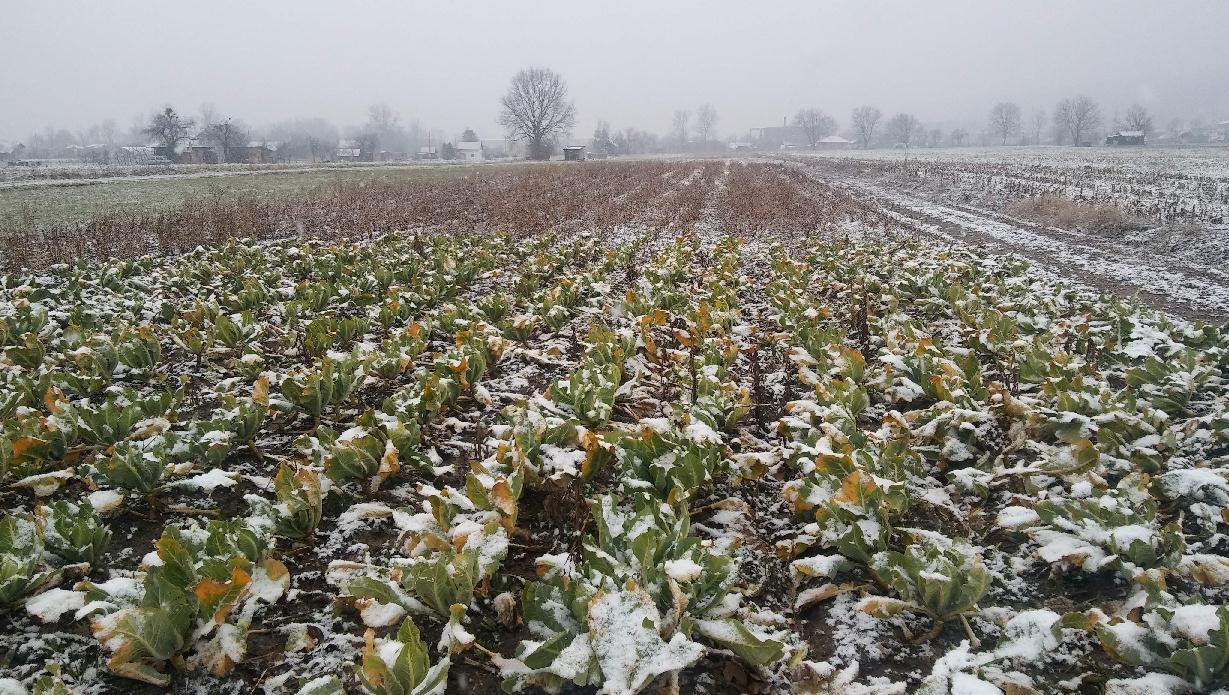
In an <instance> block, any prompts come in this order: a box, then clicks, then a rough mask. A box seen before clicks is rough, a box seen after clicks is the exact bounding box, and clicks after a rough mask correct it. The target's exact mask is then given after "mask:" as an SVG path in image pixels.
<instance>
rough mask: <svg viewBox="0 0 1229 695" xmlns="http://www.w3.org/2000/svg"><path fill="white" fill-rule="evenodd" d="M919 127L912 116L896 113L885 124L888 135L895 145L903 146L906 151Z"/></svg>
mask: <svg viewBox="0 0 1229 695" xmlns="http://www.w3.org/2000/svg"><path fill="white" fill-rule="evenodd" d="M921 125H922V124H921V122H919V121H918V119H917V117H915V116H914V115H913V114H908V113H898V114H896V115H895V116H892V119H891V120H889V121H888V122H887V129H888V135H890V136H891V137H892V140H894V141H895V143H896V144H899V145H904V146H905V148H906V149H907V148H908V147H909V145H910V143H912V142H913V136H914V135H915V134H916V133H917V131H918V129H919V128H920V127H921Z"/></svg>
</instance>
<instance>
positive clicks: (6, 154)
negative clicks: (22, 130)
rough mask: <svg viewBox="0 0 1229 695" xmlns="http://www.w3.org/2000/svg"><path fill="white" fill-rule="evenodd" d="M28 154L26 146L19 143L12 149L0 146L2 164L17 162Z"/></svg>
mask: <svg viewBox="0 0 1229 695" xmlns="http://www.w3.org/2000/svg"><path fill="white" fill-rule="evenodd" d="M25 153H26V146H25V145H23V144H21V143H17V144H16V145H14V146H13V147H12V148H9V147H7V146H0V162H15V161H17V160H19V159H21V156H22V155H24V154H25Z"/></svg>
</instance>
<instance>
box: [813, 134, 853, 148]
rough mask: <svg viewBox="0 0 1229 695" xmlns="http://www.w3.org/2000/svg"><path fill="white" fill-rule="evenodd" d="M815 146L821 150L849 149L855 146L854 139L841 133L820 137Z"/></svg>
mask: <svg viewBox="0 0 1229 695" xmlns="http://www.w3.org/2000/svg"><path fill="white" fill-rule="evenodd" d="M815 146H816V147H818V148H819V149H821V150H847V149H849V148H851V147H853V146H854V141H853V140H848V139H846V138H843V137H841V136H840V135H829V136H827V137H824V138H820V139H819V142H817V143H815Z"/></svg>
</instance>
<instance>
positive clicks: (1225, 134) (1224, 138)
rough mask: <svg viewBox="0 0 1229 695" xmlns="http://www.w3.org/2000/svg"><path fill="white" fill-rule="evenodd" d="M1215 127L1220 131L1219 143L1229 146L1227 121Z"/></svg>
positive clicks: (1228, 122)
mask: <svg viewBox="0 0 1229 695" xmlns="http://www.w3.org/2000/svg"><path fill="white" fill-rule="evenodd" d="M1216 126H1217V127H1218V128H1220V129H1221V134H1220V141H1221V142H1223V143H1225V144H1227V145H1229V121H1221V122H1220V123H1217V124H1216Z"/></svg>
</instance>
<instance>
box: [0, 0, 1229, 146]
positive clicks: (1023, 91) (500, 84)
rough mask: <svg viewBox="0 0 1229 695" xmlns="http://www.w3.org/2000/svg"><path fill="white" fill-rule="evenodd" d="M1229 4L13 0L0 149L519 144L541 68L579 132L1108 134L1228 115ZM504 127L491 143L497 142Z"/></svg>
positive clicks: (3, 18)
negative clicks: (991, 118) (386, 133)
mask: <svg viewBox="0 0 1229 695" xmlns="http://www.w3.org/2000/svg"><path fill="white" fill-rule="evenodd" d="M1227 26H1229V4H1227V3H1224V2H1217V1H1215V0H1206V1H1198V0H1193V1H1184V2H1177V3H1161V2H1143V1H1140V0H1128V1H1117V2H1113V1H1094V2H1078V3H1071V2H1059V1H1057V0H1042V1H1038V2H1027V3H998V2H991V3H988V2H979V1H977V0H935V1H932V2H924V3H918V2H778V1H769V2H755V3H739V2H729V1H718V2H693V1H689V2H669V3H661V2H643V1H640V0H633V1H632V2H621V3H618V4H617V5H609V4H598V3H576V2H533V3H530V6H525V4H524V3H505V2H456V3H453V2H438V1H437V2H414V3H404V2H364V3H361V4H359V5H351V4H339V3H335V2H324V1H320V0H304V1H298V2H284V1H274V2H259V3H250V2H237V1H234V0H219V1H217V2H212V3H208V4H207V5H203V6H202V5H200V4H197V3H167V2H150V1H146V0H135V1H132V2H122V3H109V2H108V3H101V2H61V1H53V2H17V1H16V0H5V2H3V3H2V4H0V64H2V65H3V66H4V68H3V69H0V95H2V96H0V141H4V140H12V141H15V140H20V139H22V138H25V137H26V136H27V134H29V133H32V132H35V131H39V130H42V129H43V128H44V127H45V126H53V127H56V128H67V129H69V130H71V131H77V130H79V129H83V128H86V127H87V126H89V125H90V124H92V123H95V122H98V121H101V120H103V119H106V118H112V119H115V120H116V121H117V122H118V123H119V125H120V127H121V129H122V128H125V127H127V126H128V125H129V123H130V122H131V121H132V120H133V118H134V117H137V116H138V115H139V116H141V117H144V116H146V115H147V114H148V113H149V112H151V111H152V110H153V109H155V108H158V107H160V106H161V105H164V104H168V103H169V104H174V105H175V106H176V107H177V109H179V110H180V111H182V112H186V113H192V114H194V115H195V112H196V111H197V109H198V106H199V105H201V104H205V103H209V104H212V105H214V107H215V108H216V109H217V111H218V112H219V113H221V114H233V115H235V116H238V117H242V118H243V119H244V120H245V121H246V122H247V123H248V124H249V125H252V126H261V125H263V124H267V123H271V122H275V121H280V120H284V119H289V118H295V117H313V116H318V117H323V118H326V119H329V120H330V121H333V122H334V123H337V124H338V125H345V124H350V123H360V122H362V121H363V120H364V118H365V116H366V110H367V107H368V105H369V104H374V103H387V104H388V105H390V106H391V107H392V108H393V109H394V110H395V111H397V112H399V113H400V114H401V115H402V117H403V119H405V120H407V121H409V120H417V121H419V122H421V123H422V124H423V125H424V126H425V127H429V128H440V129H443V130H444V131H445V132H447V133H450V134H451V133H452V132H453V131H457V132H460V130H461V129H463V128H465V127H471V128H474V129H475V130H477V131H478V132H479V133H480V134H482V136H483V137H494V136H496V134H498V133H499V132H500V127H499V125H498V124H497V123H496V117H497V114H498V103H497V99H498V97H499V95H500V94H502V93H503V91H504V90H505V88H506V87H507V84H508V81H509V79H510V78H511V76H512V75H513V74H514V73H515V72H516V71H517V70H518V69H520V68H522V67H525V66H529V65H541V66H546V67H550V68H551V69H553V70H555V71H556V72H559V73H560V74H562V75H563V77H564V78H565V79H566V80H567V82H568V85H569V87H570V88H571V93H572V95H573V97H574V99H575V102H576V107H577V125H576V132H578V133H582V134H584V135H585V136H587V135H588V133H589V132H590V131H591V130H592V129H593V127H594V125H595V124H596V123H597V121H598V120H599V119H603V120H606V121H609V122H611V123H612V124H614V125H615V126H616V127H623V126H628V125H630V126H635V127H637V128H641V129H645V130H649V131H653V132H664V131H666V130H667V129H668V128H669V126H670V123H671V114H672V113H673V111H674V110H676V109H694V108H695V106H696V105H698V104H702V103H711V104H712V105H713V106H714V107H715V108H716V109H717V112H718V113H719V114H720V117H721V118H720V124H719V128H718V129H719V131H720V132H721V133H722V134H723V135H724V134H742V133H745V132H746V131H747V130H748V129H749V128H755V127H761V126H766V125H774V124H779V123H780V121H781V119H782V117H783V116H789V117H792V116H793V114H794V112H795V111H796V110H797V109H799V108H803V107H808V106H819V107H821V108H823V109H824V110H826V111H827V112H828V113H830V114H833V115H834V116H835V117H836V118H837V120H838V122H840V123H841V125H845V121H846V120H847V116H848V114H849V111H850V109H851V108H853V107H855V106H857V105H859V104H863V103H869V104H876V105H878V106H879V107H880V108H881V109H883V110H884V111H885V113H895V112H897V111H906V112H910V113H913V114H915V115H916V116H918V117H919V118H920V119H921V120H922V121H923V122H926V123H928V124H931V123H934V124H939V125H941V126H942V127H944V128H945V129H947V128H951V127H953V126H956V125H969V124H975V123H980V122H981V121H982V120H983V119H984V115H985V112H986V111H987V109H989V108H990V106H991V105H992V104H994V103H996V102H999V101H1014V102H1018V103H1020V104H1021V105H1023V106H1024V107H1025V111H1026V113H1027V112H1028V111H1029V110H1030V109H1032V108H1035V107H1036V108H1045V109H1050V108H1052V106H1053V104H1054V103H1055V102H1056V101H1057V100H1059V99H1060V98H1063V97H1066V96H1069V95H1074V94H1088V95H1089V96H1091V97H1093V98H1094V99H1096V100H1097V101H1098V102H1100V103H1101V105H1102V110H1103V111H1104V112H1105V113H1104V115H1105V117H1106V119H1107V120H1108V119H1109V118H1110V117H1111V115H1112V114H1113V113H1114V112H1115V111H1116V110H1117V111H1122V110H1124V109H1126V108H1127V107H1128V106H1129V105H1130V104H1132V103H1137V102H1138V103H1140V104H1142V105H1144V106H1146V107H1148V108H1149V110H1150V111H1152V112H1153V113H1154V114H1156V115H1157V117H1158V123H1162V122H1167V121H1168V120H1169V119H1172V118H1183V119H1192V118H1200V119H1203V120H1205V121H1212V122H1216V121H1219V120H1222V119H1224V118H1226V117H1229V114H1227V112H1229V92H1227V91H1226V90H1225V89H1224V85H1225V84H1229V50H1226V48H1225V38H1224V27H1227ZM488 134H489V135H488Z"/></svg>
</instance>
